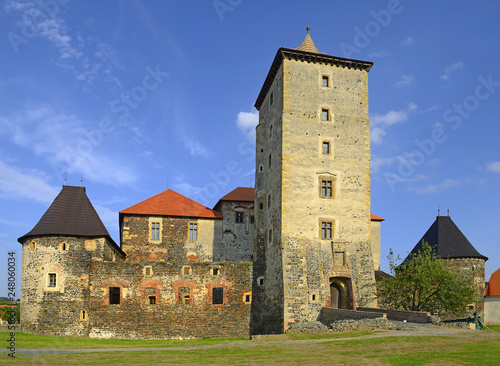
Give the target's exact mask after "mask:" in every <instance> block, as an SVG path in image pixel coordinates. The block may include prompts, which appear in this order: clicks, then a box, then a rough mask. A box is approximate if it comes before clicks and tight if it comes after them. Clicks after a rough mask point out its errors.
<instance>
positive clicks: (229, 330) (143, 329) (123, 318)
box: [89, 262, 252, 339]
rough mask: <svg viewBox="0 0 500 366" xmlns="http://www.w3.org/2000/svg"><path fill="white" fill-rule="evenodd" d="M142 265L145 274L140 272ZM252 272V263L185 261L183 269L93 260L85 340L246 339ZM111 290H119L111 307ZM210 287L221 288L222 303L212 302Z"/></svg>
mask: <svg viewBox="0 0 500 366" xmlns="http://www.w3.org/2000/svg"><path fill="white" fill-rule="evenodd" d="M146 266H148V267H149V268H150V270H149V271H145V267H146ZM214 268H216V269H217V272H216V273H217V274H214V271H213V269H214ZM251 273H252V264H251V262H217V263H189V264H186V265H184V266H181V265H175V264H170V263H146V262H144V263H130V262H125V263H109V262H100V263H99V262H95V263H94V266H93V270H92V286H91V289H92V291H91V308H92V310H91V312H90V314H89V336H90V337H94V338H133V339H153V338H158V339H161V338H176V339H188V338H201V337H248V336H249V334H250V331H249V327H250V301H251V296H252V290H251ZM110 287H119V288H120V303H119V304H110V297H109V293H110V290H109V288H110ZM214 288H222V289H223V298H222V302H223V303H222V304H212V299H213V298H212V295H213V289H214ZM150 296H155V303H154V304H150V299H149V297H150Z"/></svg>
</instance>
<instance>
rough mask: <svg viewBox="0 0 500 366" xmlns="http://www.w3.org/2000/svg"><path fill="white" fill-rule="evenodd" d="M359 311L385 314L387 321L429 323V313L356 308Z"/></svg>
mask: <svg viewBox="0 0 500 366" xmlns="http://www.w3.org/2000/svg"><path fill="white" fill-rule="evenodd" d="M358 310H360V311H368V312H373V313H380V314H386V316H387V319H389V320H398V321H407V322H410V323H421V324H426V323H429V322H430V321H429V319H430V316H431V313H427V312H422V311H404V310H389V309H380V308H358Z"/></svg>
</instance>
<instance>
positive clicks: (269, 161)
mask: <svg viewBox="0 0 500 366" xmlns="http://www.w3.org/2000/svg"><path fill="white" fill-rule="evenodd" d="M268 167H269V168H270V167H271V154H269V159H268Z"/></svg>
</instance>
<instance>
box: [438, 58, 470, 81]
mask: <svg viewBox="0 0 500 366" xmlns="http://www.w3.org/2000/svg"><path fill="white" fill-rule="evenodd" d="M464 66H465V63H463V62H461V61H457V62H454V63H452V64H450V65H448V66H446V67H445V69H444V74H443V75H441V76H440V77H439V78H440V79H441V80H445V81H449V80H451V74H452V73H453V72H454V71H456V70H462V69H463V68H464Z"/></svg>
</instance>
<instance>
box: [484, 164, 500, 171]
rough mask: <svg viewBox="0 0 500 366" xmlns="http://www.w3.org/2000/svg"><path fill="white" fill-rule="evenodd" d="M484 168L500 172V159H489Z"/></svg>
mask: <svg viewBox="0 0 500 366" xmlns="http://www.w3.org/2000/svg"><path fill="white" fill-rule="evenodd" d="M486 169H488V170H490V171H492V172H495V173H500V161H491V162H489V163H487V164H486Z"/></svg>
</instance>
